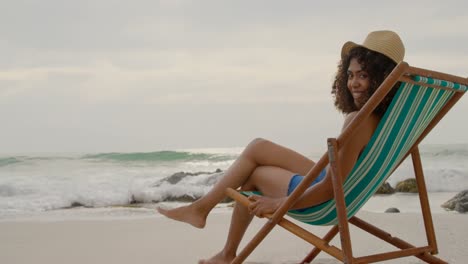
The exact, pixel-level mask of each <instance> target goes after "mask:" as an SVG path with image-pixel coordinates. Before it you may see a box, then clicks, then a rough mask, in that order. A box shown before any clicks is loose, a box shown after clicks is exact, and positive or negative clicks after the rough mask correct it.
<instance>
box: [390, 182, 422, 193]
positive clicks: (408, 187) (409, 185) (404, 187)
mask: <svg viewBox="0 0 468 264" xmlns="http://www.w3.org/2000/svg"><path fill="white" fill-rule="evenodd" d="M395 191H397V192H408V193H417V192H418V186H417V184H416V179H406V180H404V181H401V182H399V183H397V185H396V186H395Z"/></svg>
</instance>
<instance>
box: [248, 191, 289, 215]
mask: <svg viewBox="0 0 468 264" xmlns="http://www.w3.org/2000/svg"><path fill="white" fill-rule="evenodd" d="M285 199H286V197H282V198H270V197H265V196H259V195H251V196H249V200H250V201H251V202H252V203H251V204H250V205H249V207H248V209H249V212H250V213H251V214H254V215H256V216H258V217H261V218H262V217H265V215H267V214H273V213H274V212H275V211H276V210H277V209H278V208H279V207H280V205H281V204H282V203H283V201H284V200H285Z"/></svg>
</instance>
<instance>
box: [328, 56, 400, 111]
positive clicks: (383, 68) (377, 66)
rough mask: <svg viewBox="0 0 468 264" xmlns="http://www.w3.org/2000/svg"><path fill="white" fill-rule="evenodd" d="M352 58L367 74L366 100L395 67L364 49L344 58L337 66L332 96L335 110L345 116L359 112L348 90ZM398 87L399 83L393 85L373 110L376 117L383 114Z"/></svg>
mask: <svg viewBox="0 0 468 264" xmlns="http://www.w3.org/2000/svg"><path fill="white" fill-rule="evenodd" d="M352 58H356V59H357V60H358V63H359V64H361V67H362V70H364V71H366V72H367V73H368V74H369V83H370V87H369V89H368V94H367V99H368V98H370V96H371V95H372V94H374V92H375V90H376V89H377V88H378V87H379V86H380V84H381V83H382V82H383V81H384V80H385V78H386V77H387V76H388V75H389V74H390V72H391V71H392V70H393V68H395V66H396V63H395V62H394V61H392V60H391V59H390V58H388V57H387V56H385V55H383V54H381V53H378V52H375V51H372V50H369V49H367V48H364V47H356V48H353V49H352V50H351V51H350V52H349V54H348V55H346V56H344V57H343V58H342V59H341V61H340V64H339V65H338V72H337V73H336V76H335V81H334V82H333V86H332V94H333V95H334V97H335V106H336V108H337V109H338V110H340V111H341V112H343V113H345V114H347V113H351V112H354V111H357V110H359V109H358V107H357V106H356V105H355V104H354V99H353V96H352V95H351V92H350V91H349V90H348V67H349V64H350V61H351V59H352ZM398 86H399V83H397V84H395V86H394V87H393V88H392V89H391V90H390V92H389V93H388V94H387V96H386V97H385V99H383V100H382V102H381V103H380V104H379V105H378V106H377V107H376V108H375V110H374V113H375V114H376V115H378V116H382V115H383V114H384V113H385V111H386V110H387V107H388V106H389V105H390V102H391V101H392V99H393V96H394V95H395V93H396V90H397V87H398ZM367 99H366V101H367Z"/></svg>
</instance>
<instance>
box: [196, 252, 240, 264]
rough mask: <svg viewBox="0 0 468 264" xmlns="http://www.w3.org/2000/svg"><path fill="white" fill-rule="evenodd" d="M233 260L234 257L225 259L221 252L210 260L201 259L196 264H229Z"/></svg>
mask: <svg viewBox="0 0 468 264" xmlns="http://www.w3.org/2000/svg"><path fill="white" fill-rule="evenodd" d="M234 258H235V256H230V257H227V256H225V255H224V254H223V253H222V252H220V253H218V254H216V255H214V256H213V257H211V258H210V259H202V260H200V261H198V264H229V263H231V261H232V260H233V259H234Z"/></svg>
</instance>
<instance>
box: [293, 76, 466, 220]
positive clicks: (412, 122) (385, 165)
mask: <svg viewBox="0 0 468 264" xmlns="http://www.w3.org/2000/svg"><path fill="white" fill-rule="evenodd" d="M414 80H415V81H417V82H423V83H425V84H427V86H429V87H427V86H426V85H415V84H410V83H402V84H401V86H400V88H399V89H398V91H397V93H396V95H395V97H394V99H393V101H392V103H391V104H390V106H389V108H388V110H387V112H386V113H385V115H384V116H383V117H382V120H381V121H380V123H379V125H378V127H377V129H376V131H375V133H374V135H373V136H372V138H371V140H370V141H369V143H368V145H367V146H366V148H365V149H364V151H363V153H362V154H361V156H360V157H359V159H358V161H357V162H356V165H355V166H354V168H353V170H352V171H351V173H350V174H349V176H348V177H347V178H346V180H345V181H344V183H343V187H344V193H345V201H346V206H347V214H348V218H349V217H352V216H353V215H355V214H356V213H357V212H358V210H359V209H360V208H361V207H362V206H363V205H364V204H365V203H366V202H367V200H369V198H370V197H371V196H372V195H373V194H374V193H375V192H376V191H377V189H378V188H379V186H381V185H382V183H383V182H384V181H385V180H386V179H387V178H388V177H389V176H390V174H391V173H392V172H393V171H394V169H395V168H396V166H397V165H398V164H399V163H400V162H401V160H402V159H403V158H404V156H405V154H406V153H407V152H408V151H409V150H410V148H411V146H412V145H413V144H414V143H415V141H416V140H417V139H418V138H419V136H420V135H421V133H422V132H423V131H424V130H425V129H426V127H427V126H428V125H429V123H430V122H431V121H432V119H433V118H434V116H435V115H436V114H437V113H438V112H439V111H440V109H441V108H442V107H443V106H444V105H445V104H446V103H447V101H448V100H449V99H450V98H451V97H452V95H453V94H454V93H455V91H454V90H460V91H466V90H467V86H465V85H461V84H457V83H452V82H447V81H441V80H436V79H431V78H425V77H420V76H416V77H415V78H414ZM431 84H433V85H438V86H442V87H447V88H452V89H454V90H451V89H448V90H445V89H435V88H431V87H430V85H431ZM288 215H289V216H291V217H293V218H295V219H297V220H299V221H301V222H305V223H308V224H313V225H335V224H337V223H338V220H337V214H336V204H335V200H334V199H333V200H330V201H328V202H325V203H323V204H320V205H317V206H314V207H311V208H307V209H302V210H300V211H298V210H291V211H289V212H288Z"/></svg>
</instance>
